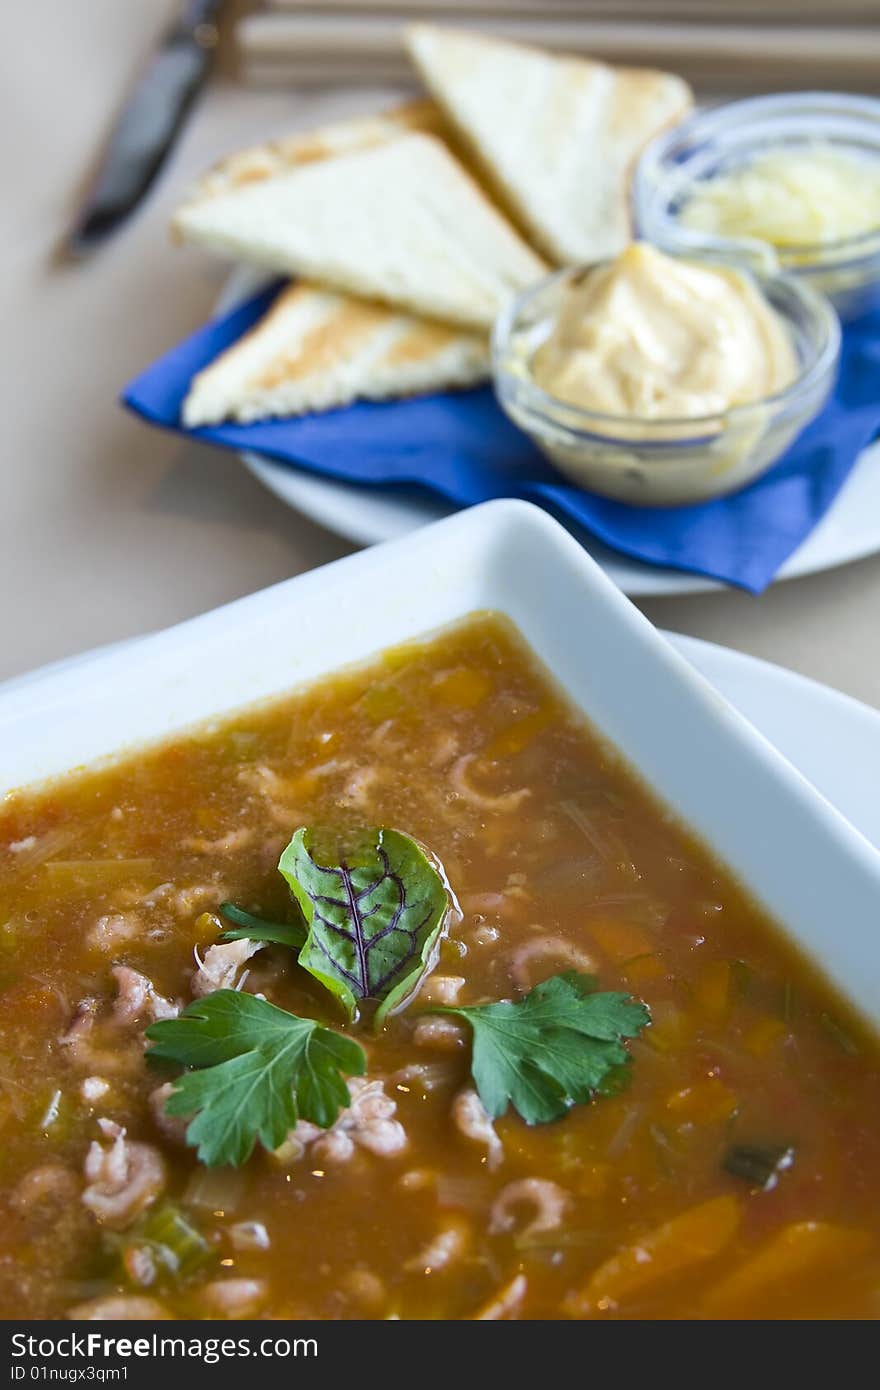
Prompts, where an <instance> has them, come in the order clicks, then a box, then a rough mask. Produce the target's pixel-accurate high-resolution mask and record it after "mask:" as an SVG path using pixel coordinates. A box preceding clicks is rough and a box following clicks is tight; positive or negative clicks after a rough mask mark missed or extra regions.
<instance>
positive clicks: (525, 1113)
mask: <svg viewBox="0 0 880 1390" xmlns="http://www.w3.org/2000/svg"><path fill="white" fill-rule="evenodd" d="M595 986H596V981H595V980H594V979H593V978H592V976H590V975H581V974H579V973H578V972H577V971H576V970H568V971H566V972H565V973H564V974H562V975H554V976H553V978H552V979H549V980H545V981H544V982H543V983H542V984H539V985H536V986H535V987H534V989H532V990H530V991H529V993H528V994H527V995H525V996H524V998H522V999H519V1000H517V1001H516V1002H514V1003H511V1002H506V1003H500V1004H478V1005H475V1006H474V1007H472V1008H460V1009H451V1008H444V1009H435V1010H432V1012H435V1013H445V1014H456V1015H457V1016H458V1017H459V1018H463V1019H465V1020H466V1021H467V1022H468V1023H469V1024H470V1026H471V1029H472V1031H473V1051H472V1056H471V1072H472V1074H473V1078H474V1084H475V1085H476V1088H477V1092H478V1094H479V1097H480V1100H481V1101H482V1102H483V1105H484V1106H485V1107H486V1110H487V1111H488V1113H489V1114H490V1115H491V1116H492V1118H493V1119H497V1118H498V1116H499V1115H503V1114H504V1113H505V1111H506V1110H507V1108H508V1106H510V1105H512V1106H513V1108H514V1110H516V1111H517V1113H518V1114H519V1115H521V1116H522V1118H523V1119H524V1120H525V1122H526V1124H530V1125H532V1124H544V1123H546V1122H547V1121H549V1120H558V1119H560V1118H561V1117H562V1116H563V1115H564V1114H565V1113H566V1112H567V1111H568V1110H569V1109H570V1107H571V1106H572V1105H575V1104H582V1103H583V1102H585V1101H588V1100H590V1099H591V1098H592V1097H593V1096H594V1095H602V1094H609V1093H612V1092H613V1091H616V1090H618V1089H620V1082H621V1072H620V1069H621V1068H623V1067H627V1066H628V1065H629V1063H630V1057H629V1054H628V1052H627V1050H626V1048H625V1047H624V1046H623V1042H622V1039H624V1038H634V1037H636V1035H637V1034H638V1033H640V1032H641V1030H642V1029H643V1028H644V1027H645V1026H646V1025H647V1024H648V1023H650V1021H651V1016H650V1014H649V1013H648V1010H647V1008H646V1006H645V1005H644V1004H640V1003H638V1002H637V1001H636V1000H635V999H632V998H631V997H630V996H629V995H628V994H617V993H614V992H611V991H608V992H605V993H601V994H600V993H596V992H595Z"/></svg>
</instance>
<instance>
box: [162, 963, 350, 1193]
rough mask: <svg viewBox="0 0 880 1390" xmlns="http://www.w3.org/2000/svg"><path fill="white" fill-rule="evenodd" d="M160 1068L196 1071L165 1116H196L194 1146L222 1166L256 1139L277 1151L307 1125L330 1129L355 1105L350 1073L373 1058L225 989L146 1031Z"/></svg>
mask: <svg viewBox="0 0 880 1390" xmlns="http://www.w3.org/2000/svg"><path fill="white" fill-rule="evenodd" d="M147 1037H148V1038H149V1040H150V1041H151V1042H152V1044H153V1046H152V1047H151V1048H150V1050H149V1052H148V1054H147V1056H148V1057H149V1058H150V1059H151V1060H155V1061H165V1062H179V1063H180V1064H181V1065H182V1066H185V1067H192V1068H196V1070H192V1071H188V1072H185V1073H184V1074H183V1076H181V1077H178V1079H177V1081H176V1082H175V1083H174V1090H173V1092H172V1094H171V1095H170V1096H169V1098H168V1100H167V1102H166V1105H165V1109H166V1111H167V1113H168V1114H169V1115H183V1116H193V1117H194V1118H193V1119H192V1120H191V1123H190V1125H189V1128H188V1129H187V1132H186V1139H187V1143H188V1144H191V1145H192V1146H193V1148H197V1149H198V1154H199V1158H200V1159H201V1160H202V1162H203V1163H206V1164H208V1165H209V1166H210V1167H214V1166H216V1165H218V1164H222V1163H228V1164H232V1165H236V1166H237V1165H238V1164H241V1163H244V1162H245V1160H246V1159H248V1158H249V1157H250V1155H251V1153H252V1151H253V1148H254V1144H255V1143H256V1141H257V1139H259V1140H260V1141H261V1143H262V1144H263V1145H264V1146H265V1147H266V1148H267V1149H277V1148H278V1146H279V1144H281V1143H283V1141H284V1139H285V1137H286V1135H287V1133H288V1130H291V1129H293V1128H294V1126H295V1125H296V1122H297V1120H298V1119H304V1120H311V1121H312V1123H313V1124H316V1125H321V1126H322V1128H324V1129H327V1128H329V1126H330V1125H332V1124H333V1122H334V1121H335V1119H336V1117H337V1115H338V1114H339V1111H340V1110H341V1109H344V1108H346V1107H347V1106H348V1105H349V1104H350V1102H351V1098H350V1096H349V1092H348V1087H347V1086H346V1084H345V1081H344V1079H343V1075H347V1076H362V1075H363V1073H364V1070H365V1067H366V1058H365V1056H364V1051H363V1048H361V1047H360V1046H359V1045H358V1044H357V1043H356V1042H354V1041H353V1040H352V1039H351V1038H346V1037H343V1036H342V1034H340V1033H335V1032H333V1031H332V1030H331V1029H329V1028H323V1027H321V1025H320V1024H318V1023H316V1022H315V1021H314V1020H313V1019H310V1018H298V1017H297V1015H296V1014H291V1013H288V1012H287V1011H286V1010H285V1009H279V1008H276V1006H275V1005H274V1004H269V1003H267V1001H266V1000H265V999H258V998H257V997H256V996H255V995H253V994H242V993H239V992H238V991H237V990H234V989H220V990H217V991H216V992H215V993H214V994H209V995H207V996H206V998H204V999H197V1000H196V1001H195V1002H194V1003H192V1004H190V1005H189V1006H188V1007H187V1008H186V1009H184V1011H183V1013H182V1014H181V1015H180V1017H179V1018H173V1019H165V1020H163V1021H162V1022H160V1023H153V1024H151V1025H150V1027H149V1028H148V1029H147Z"/></svg>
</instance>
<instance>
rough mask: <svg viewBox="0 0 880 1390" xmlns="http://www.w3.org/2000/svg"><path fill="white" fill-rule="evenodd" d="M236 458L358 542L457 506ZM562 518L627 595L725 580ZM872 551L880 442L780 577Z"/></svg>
mask: <svg viewBox="0 0 880 1390" xmlns="http://www.w3.org/2000/svg"><path fill="white" fill-rule="evenodd" d="M264 283H265V276H264V275H261V274H259V273H258V272H256V271H254V270H252V269H248V268H246V267H242V268H241V269H239V270H236V271H235V272H234V273H233V274H232V275H231V276H230V278H229V280H228V282H227V284H226V287H225V289H224V291H223V294H222V295H221V296H220V301H219V303H218V306H217V311H218V313H226V312H228V311H229V310H230V309H231V308H233V307H234V305H236V304H238V303H240V302H241V301H242V300H243V299H245V298H247V297H248V295H251V294H254V293H256V291H257V289H258V288H259V286H260V285H261V284H264ZM241 457H242V460H243V462H244V464H245V466H246V467H247V468H248V469H249V470H250V472H251V473H252V474H253V475H254V477H255V478H258V479H259V481H260V482H261V483H263V484H264V485H265V486H266V487H267V488H268V489H269V490H270V492H273V493H274V494H275V496H276V497H278V498H280V499H281V501H282V502H285V503H286V504H287V506H288V507H293V508H294V510H296V511H298V512H301V513H302V514H303V516H307V517H308V518H309V519H310V520H311V521H316V522H317V523H318V524H319V525H320V526H325V527H327V529H328V530H330V531H334V532H336V534H337V535H340V536H344V537H345V538H346V540H350V541H354V542H355V543H356V544H357V545H376V544H377V543H378V542H380V541H389V540H396V539H397V538H398V537H399V536H403V535H406V534H407V532H409V531H414V530H415V529H416V527H418V526H426V525H428V523H429V522H432V521H439V520H441V518H443V517H445V516H450V515H451V514H452V513H453V512H454V511H455V510H456V508H455V507H453V506H451V505H450V504H449V503H446V502H443V501H442V500H441V499H439V498H437V497H434V496H432V495H431V494H430V493H427V492H422V491H419V490H415V489H403V488H401V489H399V490H391V489H384V490H380V489H378V488H369V487H358V486H356V485H353V484H351V483H341V482H337V481H335V480H334V479H332V478H321V477H319V476H318V475H317V474H315V473H308V472H306V471H305V470H299V469H296V468H293V467H290V466H289V465H287V464H283V463H274V462H271V461H270V460H268V459H263V458H260V457H258V456H257V455H256V454H250V453H243V454H242V456H241ZM560 520H561V521H562V523H563V525H565V526H566V527H567V529H568V530H570V531H571V533H572V535H573V536H574V537H575V538H576V539H577V540H578V541H580V543H581V545H583V546H584V548H585V549H586V550H588V551H589V553H590V554H591V555H592V556H593V558H594V559H595V560H597V561H598V562H599V564H600V565H601V566H602V568H603V569H604V570H605V573H606V574H607V575H608V576H609V578H611V579H613V580H614V583H615V584H616V585H617V587H618V588H619V589H622V590H623V592H624V593H625V594H632V595H633V596H634V597H640V598H648V597H658V596H661V595H664V594H698V593H706V592H708V591H710V590H713V589H720V588H723V587H724V586H723V585H720V584H718V583H716V582H715V581H714V580H712V579H704V578H702V577H701V576H700V575H698V574H684V573H682V572H680V571H678V570H671V569H661V568H658V567H657V566H655V565H644V564H642V563H641V562H640V561H638V560H630V559H628V558H627V557H626V556H624V555H619V554H617V552H615V551H613V550H611V549H609V547H608V546H605V545H603V544H602V542H601V541H597V540H596V539H595V537H593V536H590V535H588V533H587V532H586V531H584V530H583V529H582V528H581V527H579V526H575V525H574V524H573V523H569V522H567V521H566V519H565V518H564V517H561V518H560ZM876 551H880V442H878V443H876V444H872V445H871V447H870V448H869V449H866V450H865V451H864V453H863V454H862V456H861V458H860V459H859V461H858V463H857V464H856V466H855V468H854V469H853V471H852V472H851V473H850V475H849V478H848V479H847V481H846V483H845V484H844V486H843V488H842V489H841V491H840V493H839V495H838V497H837V499H836V501H835V503H834V505H833V506H832V507H831V508H830V510H829V511H828V512H827V514H826V515H825V517H823V519H822V521H821V522H820V523H819V525H818V526H817V527H816V529H815V530H814V531H813V532H812V534H811V535H809V536H808V537H807V539H806V540H805V541H804V543H803V545H801V546H799V547H798V549H797V550H796V551H795V552H794V554H793V555H791V556H790V557H789V559H788V560H787V561H786V563H785V564H784V565H783V566H782V569H781V570H780V571H779V574H778V576H777V580H780V579H797V578H799V577H800V576H801V575H805V574H815V573H817V572H818V571H819V570H826V569H834V568H835V566H837V565H845V564H849V563H850V562H851V561H853V560H861V559H862V558H863V557H864V556H866V555H873V554H874V553H875V552H876Z"/></svg>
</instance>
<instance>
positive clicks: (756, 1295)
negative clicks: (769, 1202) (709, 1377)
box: [703, 1221, 872, 1317]
mask: <svg viewBox="0 0 880 1390" xmlns="http://www.w3.org/2000/svg"><path fill="white" fill-rule="evenodd" d="M871 1244H872V1239H871V1236H870V1235H868V1233H867V1232H866V1231H860V1230H856V1229H854V1228H853V1227H850V1226H835V1225H832V1224H831V1223H829V1222H827V1221H798V1222H795V1223H794V1224H793V1225H791V1226H786V1227H785V1228H784V1229H783V1230H781V1231H779V1232H777V1234H776V1235H775V1236H773V1237H772V1238H771V1239H770V1240H769V1241H768V1242H767V1244H766V1245H764V1246H762V1247H761V1249H760V1250H759V1251H758V1253H757V1254H756V1255H753V1256H752V1257H751V1259H749V1260H747V1261H746V1262H745V1264H743V1265H740V1266H739V1268H738V1269H735V1270H734V1271H733V1273H732V1274H729V1275H728V1276H727V1278H726V1279H722V1281H721V1283H720V1284H716V1285H715V1287H714V1288H713V1289H711V1290H710V1291H709V1293H708V1295H707V1296H706V1299H705V1300H704V1304H703V1307H704V1311H705V1312H706V1313H707V1314H708V1315H709V1316H711V1317H716V1316H728V1317H730V1316H733V1317H736V1316H739V1315H745V1316H751V1315H752V1314H755V1313H759V1312H760V1311H761V1304H762V1303H763V1300H764V1298H765V1297H766V1295H767V1294H768V1293H770V1292H771V1290H773V1289H775V1288H779V1287H782V1288H784V1289H788V1288H789V1287H790V1286H791V1285H792V1284H793V1283H797V1284H801V1283H803V1282H804V1281H805V1280H806V1279H808V1278H810V1277H811V1276H812V1275H815V1274H817V1273H819V1272H822V1273H823V1274H824V1273H826V1272H831V1271H832V1270H833V1269H834V1268H835V1267H836V1266H838V1265H842V1264H846V1263H847V1262H848V1261H850V1260H852V1259H856V1258H858V1257H859V1256H860V1255H862V1254H864V1253H865V1252H866V1251H867V1250H869V1249H870V1247H871Z"/></svg>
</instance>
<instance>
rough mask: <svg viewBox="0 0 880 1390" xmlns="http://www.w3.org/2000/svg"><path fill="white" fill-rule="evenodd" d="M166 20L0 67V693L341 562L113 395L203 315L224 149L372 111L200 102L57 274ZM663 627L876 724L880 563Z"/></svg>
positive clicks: (101, 17) (31, 13) (375, 98)
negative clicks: (196, 226) (174, 236)
mask: <svg viewBox="0 0 880 1390" xmlns="http://www.w3.org/2000/svg"><path fill="white" fill-rule="evenodd" d="M168 9H169V7H168V5H167V4H166V3H163V0H138V3H136V4H133V3H128V2H127V0H123V2H122V3H121V0H76V3H75V4H62V3H59V0H28V3H27V4H25V5H16V6H12V7H10V8H9V9H8V11H7V14H6V24H5V27H4V36H3V38H4V41H3V45H2V58H0V92H2V97H0V101H2V104H3V108H4V109H3V111H2V120H0V174H2V188H3V190H4V195H3V200H2V210H0V285H2V291H3V293H2V314H0V344H2V347H0V352H2V370H0V381H2V383H3V395H4V398H3V401H2V414H0V420H2V428H3V443H2V454H0V458H2V477H3V502H2V508H0V595H2V599H0V613H2V619H0V623H2V628H0V631H2V641H0V677H3V676H8V675H13V674H15V673H17V672H20V671H24V670H26V669H28V668H29V667H32V666H35V665H38V664H40V663H43V662H46V661H51V660H53V659H55V658H58V657H62V656H66V655H68V654H70V653H73V652H77V651H81V650H83V649H85V648H87V647H90V646H95V645H97V644H99V643H102V642H109V641H112V640H114V639H118V638H122V637H127V636H130V635H133V634H137V633H143V632H148V631H150V630H152V629H156V628H160V627H163V626H165V625H167V624H169V623H173V622H175V621H178V620H180V619H182V618H186V617H190V616H192V615H194V614H197V613H201V612H203V611H204V610H206V609H209V608H212V607H214V606H215V605H217V604H220V603H223V602H226V601H227V600H230V599H234V598H237V597H239V596H240V595H242V594H246V593H249V592H251V591H253V590H255V589H259V588H261V587H263V586H264V585H266V584H271V583H273V582H275V581H277V580H280V579H284V578H286V577H287V576H289V575H293V574H297V573H300V572H301V571H303V570H307V569H310V568H312V567H314V566H315V565H321V564H323V563H325V562H326V561H329V560H333V559H335V558H337V557H338V556H340V555H343V554H346V553H347V551H348V549H349V547H348V546H347V544H346V543H345V542H344V541H342V540H340V539H338V538H337V537H334V536H332V535H330V534H328V533H327V532H326V531H323V530H321V529H320V528H318V527H316V526H315V525H313V524H312V523H310V522H308V521H306V520H305V519H303V518H300V517H298V516H296V515H295V514H293V513H292V512H291V511H289V510H287V509H286V508H284V507H283V506H281V505H280V504H279V503H277V502H276V501H274V500H273V498H272V497H271V496H270V495H269V494H268V493H266V492H265V491H264V490H263V489H262V488H261V487H260V486H259V484H258V483H257V482H255V481H254V480H253V479H252V478H251V477H250V476H249V475H248V474H247V473H246V472H245V470H244V469H243V468H242V467H241V466H240V464H239V463H238V462H237V461H236V460H235V458H233V457H231V456H230V455H228V454H225V453H223V452H220V451H217V450H214V449H212V448H208V447H205V446H201V445H193V444H181V443H180V442H179V441H178V440H177V439H176V438H172V437H166V436H163V435H161V434H159V433H157V432H156V431H153V430H150V429H147V428H146V427H145V426H143V425H141V424H140V423H138V422H137V421H135V420H134V419H132V418H130V417H128V416H127V415H125V414H124V413H123V412H122V410H121V409H119V407H118V406H117V405H116V398H117V396H118V393H119V390H120V388H121V387H122V386H123V384H124V383H125V382H126V380H127V379H128V378H129V377H131V376H133V375H134V374H135V373H136V372H137V371H138V370H139V369H140V368H142V367H143V366H145V365H146V364H147V363H148V362H149V361H150V360H151V359H152V358H153V357H155V356H156V355H158V354H159V353H161V352H162V351H163V349H165V348H166V347H168V346H170V345H171V344H173V343H174V342H175V341H176V340H177V339H178V338H180V337H181V336H183V335H184V334H185V333H187V332H188V331H189V330H191V329H192V328H193V327H195V326H196V325H197V324H199V323H200V322H201V321H202V320H203V319H204V318H205V317H206V316H207V314H208V313H209V311H210V309H211V305H212V303H213V301H214V298H215V296H216V294H217V291H218V289H219V287H220V285H221V283H222V280H223V277H224V271H223V269H222V268H221V267H219V266H217V265H213V264H211V263H210V262H209V261H208V260H207V259H206V258H205V257H203V256H201V255H199V254H196V253H195V252H191V251H180V250H175V249H173V248H172V247H171V246H170V245H169V242H168V238H167V234H166V226H167V222H168V216H169V212H170V210H171V207H172V206H173V204H174V201H175V197H176V195H177V193H178V192H179V190H180V189H181V187H182V186H183V184H184V183H185V181H186V180H187V178H188V177H190V176H191V175H192V174H194V173H195V172H197V171H198V170H200V169H201V168H202V167H203V166H204V165H205V164H206V163H208V162H210V161H211V160H213V159H215V158H217V157H219V156H220V155H222V154H223V153H224V152H226V151H227V150H229V149H231V148H233V147H235V146H236V145H238V144H246V143H248V142H249V141H253V140H255V139H260V138H262V137H264V136H268V135H271V134H273V133H278V132H280V131H283V130H286V129H292V128H294V127H297V126H302V127H305V126H308V125H309V124H311V123H313V122H314V121H317V120H322V119H326V118H327V117H328V116H331V115H337V114H340V113H344V112H350V111H355V110H357V109H359V108H363V107H364V106H365V105H368V104H372V105H374V106H375V105H379V104H381V101H382V99H383V96H384V97H385V98H387V97H388V96H389V94H388V93H387V92H386V93H377V92H375V91H374V92H367V93H364V92H346V93H344V94H342V93H338V92H320V93H318V92H310V93H307V94H296V93H289V94H288V93H285V92H283V91H273V92H267V91H248V90H245V89H243V88H240V87H238V86H237V85H236V84H235V83H234V81H232V80H230V79H229V78H225V79H224V78H220V79H218V80H215V82H214V83H213V84H212V86H211V88H210V90H209V91H208V93H207V95H206V96H205V98H204V99H203V100H202V102H201V104H200V106H199V108H198V110H197V111H196V113H195V116H194V118H193V119H192V121H191V123H190V124H189V126H188V128H187V130H186V132H185V135H184V137H183V139H182V141H181V143H180V145H179V146H178V147H177V150H176V151H175V153H174V156H173V158H172V161H171V163H170V167H167V166H166V171H165V173H164V176H163V178H162V180H161V182H160V184H159V185H158V187H157V188H156V189H155V190H154V192H153V194H152V195H151V196H150V198H149V200H148V202H147V203H145V204H144V205H143V207H142V209H141V211H140V213H139V215H138V216H137V217H136V218H135V220H134V221H133V222H132V223H131V224H130V225H129V226H128V227H127V228H126V229H125V230H124V231H123V232H122V233H120V234H119V235H117V236H116V237H115V238H114V239H113V240H112V241H111V242H109V243H108V244H107V245H106V246H105V248H104V249H103V250H102V251H101V252H100V253H99V254H98V255H96V256H95V257H94V258H93V259H92V260H91V261H90V262H89V263H87V264H81V265H77V266H67V267H63V268H59V267H56V266H54V265H53V264H52V250H53V246H54V243H55V242H56V239H57V238H58V236H59V234H60V233H61V231H62V229H63V228H64V227H65V226H66V224H67V221H68V219H69V217H70V215H71V212H72V210H73V209H74V207H75V205H76V200H77V196H78V194H79V193H80V191H81V189H82V186H83V182H84V178H85V175H86V173H87V171H88V167H89V163H90V161H91V160H92V159H93V158H94V155H95V153H96V150H97V149H98V147H99V145H100V140H101V137H102V135H103V133H104V132H105V131H106V129H107V125H108V120H109V118H110V116H111V114H112V113H113V111H114V108H115V107H116V105H117V103H118V101H119V99H120V97H121V96H122V94H123V92H124V90H125V85H126V83H127V81H128V79H129V77H130V75H131V72H132V69H133V67H134V65H135V64H136V63H137V62H138V60H139V59H140V58H141V57H142V56H143V55H145V54H146V53H148V52H149V49H150V45H151V42H152V41H153V40H154V39H155V37H156V35H157V33H158V31H159V29H160V27H161V25H162V22H163V19H164V17H165V16H166V15H167V13H168ZM644 607H645V611H646V612H647V613H648V615H649V617H650V618H651V619H652V620H653V621H654V622H656V623H658V624H659V625H662V626H664V627H669V628H673V629H677V630H678V631H680V632H687V633H691V634H694V635H696V636H699V637H704V638H708V639H710V640H712V641H714V642H720V643H724V644H727V645H728V646H731V647H735V648H737V649H739V650H740V651H744V652H751V653H753V654H755V655H757V656H761V657H764V658H767V659H769V660H771V661H776V662H779V663H781V664H783V665H786V666H789V667H792V668H794V669H796V670H798V671H802V672H804V673H805V674H807V675H810V676H813V677H815V678H817V679H819V680H822V681H826V682H828V683H829V684H831V685H834V686H837V687H838V688H839V689H841V690H844V691H847V692H848V693H849V694H852V695H855V696H858V697H860V698H861V699H863V700H866V701H868V702H870V703H872V704H874V705H876V706H880V641H878V627H880V624H878V617H880V557H878V558H874V559H869V560H864V561H862V562H860V563H858V564H854V565H850V566H847V567H845V568H843V569H840V570H837V571H834V572H831V573H828V574H824V575H817V576H815V577H812V578H809V579H802V580H796V581H795V582H793V583H789V584H783V585H779V586H777V587H775V588H773V589H771V590H770V592H769V593H767V594H765V595H764V596H763V597H762V598H760V599H754V598H751V597H747V596H745V595H742V594H737V593H724V594H707V595H702V596H694V597H687V598H675V599H664V600H653V601H651V602H649V603H645V605H644Z"/></svg>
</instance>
